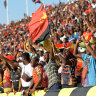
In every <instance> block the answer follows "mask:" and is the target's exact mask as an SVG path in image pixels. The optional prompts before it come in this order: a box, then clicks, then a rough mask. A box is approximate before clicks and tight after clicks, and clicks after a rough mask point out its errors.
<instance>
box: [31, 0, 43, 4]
mask: <svg viewBox="0 0 96 96" xmlns="http://www.w3.org/2000/svg"><path fill="white" fill-rule="evenodd" d="M32 1H33V2H34V3H35V4H36V3H42V2H41V1H40V0H32Z"/></svg>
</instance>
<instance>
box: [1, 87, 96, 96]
mask: <svg viewBox="0 0 96 96" xmlns="http://www.w3.org/2000/svg"><path fill="white" fill-rule="evenodd" d="M0 96H21V92H18V93H16V94H14V93H9V94H6V93H1V94H0ZM32 96H96V86H94V87H81V88H77V87H75V88H64V89H61V90H55V91H51V90H50V91H47V92H44V90H41V91H35V92H34V93H33V94H32Z"/></svg>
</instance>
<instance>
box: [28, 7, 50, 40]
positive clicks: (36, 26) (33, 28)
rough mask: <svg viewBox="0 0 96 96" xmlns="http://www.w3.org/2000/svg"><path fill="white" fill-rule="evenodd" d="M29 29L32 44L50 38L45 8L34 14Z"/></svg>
mask: <svg viewBox="0 0 96 96" xmlns="http://www.w3.org/2000/svg"><path fill="white" fill-rule="evenodd" d="M28 28H29V32H30V36H31V38H32V42H40V41H44V40H45V39H48V38H49V37H50V28H49V22H48V17H47V13H46V9H45V8H43V10H42V11H37V12H36V13H34V15H33V16H32V20H31V22H30V23H29V25H28Z"/></svg>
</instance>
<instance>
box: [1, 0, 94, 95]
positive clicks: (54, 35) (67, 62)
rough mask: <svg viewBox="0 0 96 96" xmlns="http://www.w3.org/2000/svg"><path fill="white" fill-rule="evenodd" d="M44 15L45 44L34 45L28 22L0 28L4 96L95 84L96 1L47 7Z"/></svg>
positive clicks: (79, 1) (14, 23)
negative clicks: (47, 32) (48, 34)
mask: <svg viewBox="0 0 96 96" xmlns="http://www.w3.org/2000/svg"><path fill="white" fill-rule="evenodd" d="M47 15H48V18H49V24H50V31H51V37H50V38H49V40H47V42H45V41H44V42H40V43H36V42H35V43H33V42H32V38H30V35H29V30H28V28H27V24H29V22H30V21H31V17H27V18H24V19H22V20H19V21H17V22H14V21H12V22H10V24H9V25H1V26H0V86H1V88H3V89H4V92H6V93H8V92H13V91H14V92H19V91H22V90H24V92H25V93H32V92H34V91H35V90H42V89H44V90H45V91H46V90H56V89H61V88H70V87H83V86H84V87H85V86H95V85H96V0H75V1H74V2H69V3H67V4H65V3H61V2H60V3H59V4H57V5H54V7H52V6H50V8H48V9H47ZM44 43H46V44H45V45H46V46H44ZM60 45H63V47H60ZM58 46H59V47H58Z"/></svg>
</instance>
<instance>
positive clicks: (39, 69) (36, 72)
mask: <svg viewBox="0 0 96 96" xmlns="http://www.w3.org/2000/svg"><path fill="white" fill-rule="evenodd" d="M39 75H41V76H42V81H41V83H40V84H39V85H38V87H37V88H43V87H44V79H43V68H42V67H41V66H37V67H35V68H34V70H33V81H34V85H36V84H37V82H38V80H39Z"/></svg>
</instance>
